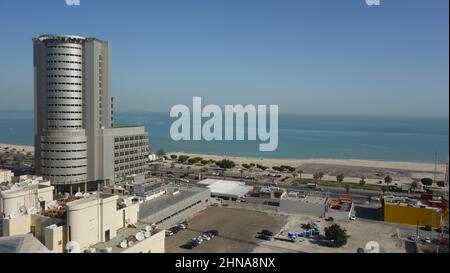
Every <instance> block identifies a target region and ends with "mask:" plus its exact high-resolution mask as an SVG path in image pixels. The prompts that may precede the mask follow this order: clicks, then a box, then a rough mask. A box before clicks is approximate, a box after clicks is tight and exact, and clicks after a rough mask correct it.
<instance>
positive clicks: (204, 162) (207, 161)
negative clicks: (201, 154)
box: [200, 159, 209, 165]
mask: <svg viewBox="0 0 450 273" xmlns="http://www.w3.org/2000/svg"><path fill="white" fill-rule="evenodd" d="M200 163H202V165H206V164H208V163H209V160H205V159H203V160H202V161H200Z"/></svg>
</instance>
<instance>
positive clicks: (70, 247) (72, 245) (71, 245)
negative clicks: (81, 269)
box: [66, 241, 80, 253]
mask: <svg viewBox="0 0 450 273" xmlns="http://www.w3.org/2000/svg"><path fill="white" fill-rule="evenodd" d="M66 250H67V252H69V253H80V244H79V243H77V242H75V241H70V242H68V243H67V244H66Z"/></svg>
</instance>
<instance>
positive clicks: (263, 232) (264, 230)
mask: <svg viewBox="0 0 450 273" xmlns="http://www.w3.org/2000/svg"><path fill="white" fill-rule="evenodd" d="M261 234H262V235H267V236H273V232H272V231H270V230H268V229H263V230H262V231H261Z"/></svg>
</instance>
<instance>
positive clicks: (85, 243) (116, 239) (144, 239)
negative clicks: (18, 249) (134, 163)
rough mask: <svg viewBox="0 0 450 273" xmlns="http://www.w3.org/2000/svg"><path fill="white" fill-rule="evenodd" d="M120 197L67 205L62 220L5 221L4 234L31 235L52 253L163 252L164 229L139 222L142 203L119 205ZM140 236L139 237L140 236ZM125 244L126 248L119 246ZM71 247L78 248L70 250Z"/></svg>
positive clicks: (99, 197) (102, 196) (32, 217)
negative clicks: (68, 247)
mask: <svg viewBox="0 0 450 273" xmlns="http://www.w3.org/2000/svg"><path fill="white" fill-rule="evenodd" d="M118 198H119V197H118V196H116V195H111V194H99V195H91V196H90V197H84V198H80V199H78V200H75V201H71V202H68V203H66V204H65V213H63V214H61V216H62V217H60V218H57V217H54V218H52V217H46V216H43V215H42V213H41V214H38V213H36V214H28V213H21V214H18V215H13V217H8V218H5V219H4V220H3V235H4V236H16V235H23V234H27V233H32V234H33V235H34V236H35V237H36V238H37V239H38V240H39V241H41V242H42V243H43V244H44V245H45V246H46V247H47V248H48V249H49V250H50V251H52V252H55V253H62V252H116V253H118V252H127V253H136V252H138V253H140V252H142V253H150V252H151V253H163V252H164V251H165V250H164V240H165V234H164V230H157V229H154V228H151V229H149V226H148V225H146V224H144V223H139V222H138V212H139V203H138V202H135V203H131V204H127V205H125V204H124V203H120V204H119V203H118ZM138 233H139V234H138ZM123 241H126V242H127V243H126V246H125V247H123V246H121V245H120V244H121V243H122V242H123ZM68 245H72V246H76V250H74V249H73V248H72V249H71V250H69V251H68V250H67V249H66V247H67V246H68Z"/></svg>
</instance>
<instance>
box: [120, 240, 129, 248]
mask: <svg viewBox="0 0 450 273" xmlns="http://www.w3.org/2000/svg"><path fill="white" fill-rule="evenodd" d="M127 246H128V242H127V240H123V241H122V242H120V247H121V248H127Z"/></svg>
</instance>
